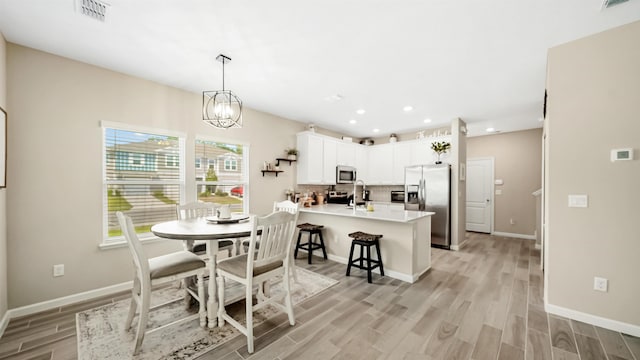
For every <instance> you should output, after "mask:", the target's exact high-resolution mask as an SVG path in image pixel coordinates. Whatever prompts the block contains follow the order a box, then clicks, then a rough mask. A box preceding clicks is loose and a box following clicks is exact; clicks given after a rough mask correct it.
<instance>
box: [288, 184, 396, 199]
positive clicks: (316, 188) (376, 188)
mask: <svg viewBox="0 0 640 360" xmlns="http://www.w3.org/2000/svg"><path fill="white" fill-rule="evenodd" d="M331 188H332V187H331V186H325V185H298V187H296V189H295V190H296V192H298V193H300V194H304V193H308V194H310V193H312V192H315V193H316V194H321V193H323V194H324V193H326V192H327V191H329V190H335V191H346V192H347V193H349V194H351V193H352V192H353V185H335V186H333V189H331ZM361 188H362V187H361V186H360V185H358V189H361ZM403 189H404V187H403V186H402V185H371V186H367V190H370V191H371V193H370V194H369V197H370V199H371V201H380V202H390V201H391V191H392V190H393V191H402V190H403Z"/></svg>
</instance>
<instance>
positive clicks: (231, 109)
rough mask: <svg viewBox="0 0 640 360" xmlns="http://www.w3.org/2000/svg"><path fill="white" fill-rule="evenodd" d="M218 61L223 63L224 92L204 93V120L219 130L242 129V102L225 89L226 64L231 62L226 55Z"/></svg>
mask: <svg viewBox="0 0 640 360" xmlns="http://www.w3.org/2000/svg"><path fill="white" fill-rule="evenodd" d="M216 60H218V61H220V62H221V63H222V90H217V91H203V92H202V120H203V121H204V122H205V123H207V124H209V125H211V126H213V127H216V128H219V129H228V128H234V127H237V128H240V127H242V101H241V100H240V98H238V97H237V96H236V95H235V94H234V93H232V92H231V91H230V90H225V89H224V64H225V63H228V62H230V61H231V58H230V57H228V56H225V55H222V54H220V55H218V57H216Z"/></svg>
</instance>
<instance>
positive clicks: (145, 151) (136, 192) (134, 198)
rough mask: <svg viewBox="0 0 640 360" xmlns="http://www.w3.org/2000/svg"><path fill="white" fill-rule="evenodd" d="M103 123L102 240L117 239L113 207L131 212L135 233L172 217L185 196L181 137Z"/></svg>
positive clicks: (118, 229) (146, 230)
mask: <svg viewBox="0 0 640 360" xmlns="http://www.w3.org/2000/svg"><path fill="white" fill-rule="evenodd" d="M109 125H111V124H108V125H107V124H103V134H104V138H103V140H104V154H105V158H104V163H103V173H104V179H103V186H104V195H103V196H104V197H103V204H104V206H103V209H104V210H103V212H104V213H103V217H104V224H105V225H104V239H105V240H104V242H105V243H109V242H112V241H121V240H122V232H121V229H120V226H119V224H118V220H117V219H116V216H115V213H116V211H122V212H124V213H125V214H127V215H129V216H131V218H132V220H133V224H134V226H135V228H136V232H138V233H141V234H144V233H150V228H151V226H152V225H154V224H156V223H159V222H162V221H168V220H174V219H175V216H176V215H175V212H176V210H175V206H176V204H178V203H180V201H181V200H182V199H183V195H184V181H183V179H184V176H183V174H184V166H183V164H182V163H183V162H182V161H180V159H184V136H181V135H180V134H177V135H175V134H174V135H175V136H174V135H172V134H170V133H166V132H165V133H163V132H162V131H159V130H156V131H154V130H149V131H148V132H143V131H139V129H135V130H134V129H127V128H126V126H124V125H121V124H113V125H112V126H109Z"/></svg>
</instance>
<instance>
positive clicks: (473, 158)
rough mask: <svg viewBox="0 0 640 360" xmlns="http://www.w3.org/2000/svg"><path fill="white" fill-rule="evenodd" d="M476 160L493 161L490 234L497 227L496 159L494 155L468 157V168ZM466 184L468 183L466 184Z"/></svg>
mask: <svg viewBox="0 0 640 360" xmlns="http://www.w3.org/2000/svg"><path fill="white" fill-rule="evenodd" d="M474 160H489V161H490V163H491V191H490V194H489V200H490V207H491V209H489V214H490V215H491V224H490V225H489V226H490V228H489V234H491V235H493V230H494V229H495V227H494V223H495V217H496V214H495V210H496V207H495V192H496V189H495V187H496V182H495V177H496V159H495V157H493V156H482V157H472V158H467V163H466V166H467V169H468V168H469V161H474ZM466 181H469V177H468V176H467V180H466ZM465 186H466V184H465ZM464 206H465V211H467V204H466V201H465V204H464ZM465 228H466V224H465ZM465 231H466V230H465Z"/></svg>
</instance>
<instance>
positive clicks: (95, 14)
mask: <svg viewBox="0 0 640 360" xmlns="http://www.w3.org/2000/svg"><path fill="white" fill-rule="evenodd" d="M76 3H77V9H78V11H79V12H80V13H81V14H84V15H87V16H88V17H90V18H93V19H96V20H100V21H104V20H105V17H106V15H107V8H108V7H109V4H107V3H106V2H102V1H98V0H77V2H76Z"/></svg>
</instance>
